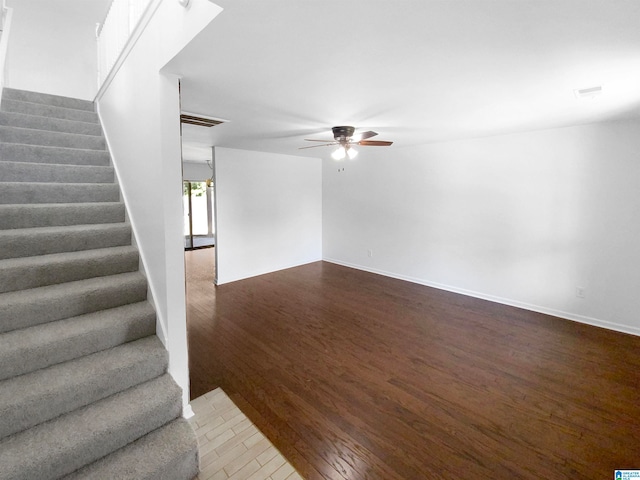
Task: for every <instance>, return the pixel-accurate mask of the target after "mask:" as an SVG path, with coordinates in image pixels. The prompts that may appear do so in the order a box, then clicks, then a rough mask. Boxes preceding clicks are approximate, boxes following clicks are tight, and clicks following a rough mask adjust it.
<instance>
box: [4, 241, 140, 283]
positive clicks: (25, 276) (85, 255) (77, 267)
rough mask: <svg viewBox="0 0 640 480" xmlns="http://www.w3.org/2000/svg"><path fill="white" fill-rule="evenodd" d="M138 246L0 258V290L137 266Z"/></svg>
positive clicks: (96, 275)
mask: <svg viewBox="0 0 640 480" xmlns="http://www.w3.org/2000/svg"><path fill="white" fill-rule="evenodd" d="M138 261H139V257H138V250H137V248H136V247H134V246H131V245H127V246H120V247H108V248H98V249H94V250H81V251H77V252H62V253H51V254H48V255H37V256H33V257H19V258H7V259H4V260H0V291H1V292H11V291H16V290H22V289H27V288H34V287H39V286H44V285H52V284H56V283H66V282H72V281H76V280H83V279H88V278H92V277H102V276H105V275H113V274H116V273H124V272H131V271H134V270H137V269H138Z"/></svg>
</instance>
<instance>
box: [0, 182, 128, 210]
mask: <svg viewBox="0 0 640 480" xmlns="http://www.w3.org/2000/svg"><path fill="white" fill-rule="evenodd" d="M74 199H77V201H78V202H79V203H90V202H100V203H104V202H109V201H111V202H116V201H118V200H119V199H120V188H119V186H118V185H117V184H115V183H55V182H41V183H38V182H35V183H32V182H2V183H0V202H1V203H3V204H11V205H17V204H24V203H27V204H28V203H58V202H59V203H72V202H73V200H74Z"/></svg>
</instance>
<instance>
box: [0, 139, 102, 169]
mask: <svg viewBox="0 0 640 480" xmlns="http://www.w3.org/2000/svg"><path fill="white" fill-rule="evenodd" d="M5 160H8V161H13V162H25V163H52V164H64V165H102V166H108V165H110V163H111V156H110V155H109V151H108V150H105V149H102V150H92V149H85V148H69V147H52V146H47V145H31V144H28V143H7V142H0V161H5Z"/></svg>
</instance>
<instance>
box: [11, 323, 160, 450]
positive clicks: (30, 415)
mask: <svg viewBox="0 0 640 480" xmlns="http://www.w3.org/2000/svg"><path fill="white" fill-rule="evenodd" d="M151 335H153V337H149V338H145V339H143V340H139V341H135V342H134V343H130V344H128V345H120V346H116V347H114V348H112V349H109V350H106V351H101V352H98V353H95V354H93V355H89V354H88V355H87V356H85V357H83V358H78V359H76V360H73V361H71V362H67V363H65V364H59V365H55V366H53V367H50V368H47V369H46V371H38V372H35V371H34V373H33V374H29V375H28V376H27V377H23V378H19V379H14V380H11V381H8V382H6V383H5V384H4V391H3V392H2V393H0V412H1V414H2V419H3V422H2V423H0V439H2V438H4V437H7V436H9V435H12V434H14V433H18V432H21V431H22V430H26V429H27V428H31V427H33V426H35V425H39V424H40V423H43V422H46V421H48V420H51V419H52V418H56V417H57V416H59V415H64V414H65V413H69V412H71V411H73V410H75V409H77V408H82V407H84V406H86V405H89V404H91V403H93V402H97V401H99V400H102V399H103V398H106V397H108V396H110V395H113V394H115V393H118V392H122V391H124V390H126V389H128V388H131V387H133V386H135V385H138V384H140V383H144V382H146V381H148V380H151V379H153V378H156V377H159V376H161V375H162V374H163V373H165V371H166V369H167V365H168V362H167V351H166V350H165V349H164V348H163V346H162V344H161V343H160V341H159V340H158V339H157V337H156V336H155V335H154V334H153V333H152V334H151ZM14 361H15V359H14ZM18 361H19V360H18ZM100 364H101V366H100ZM12 394H13V395H12ZM9 395H12V396H14V397H18V398H19V397H21V396H22V397H23V401H22V402H19V401H17V400H15V399H12V398H10V397H9Z"/></svg>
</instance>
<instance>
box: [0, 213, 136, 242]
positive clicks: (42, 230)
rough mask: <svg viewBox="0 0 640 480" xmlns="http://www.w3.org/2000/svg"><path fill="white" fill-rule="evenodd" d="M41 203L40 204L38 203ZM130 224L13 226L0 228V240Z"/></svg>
mask: <svg viewBox="0 0 640 480" xmlns="http://www.w3.org/2000/svg"><path fill="white" fill-rule="evenodd" d="M40 205H42V204H40ZM130 228H131V224H130V223H128V222H120V223H89V224H83V225H55V226H51V227H31V228H13V229H9V230H0V242H1V241H2V239H3V238H10V237H20V236H27V235H32V236H37V235H42V234H48V233H68V234H70V235H73V234H74V233H80V232H86V231H97V230H104V231H108V230H120V229H130Z"/></svg>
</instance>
